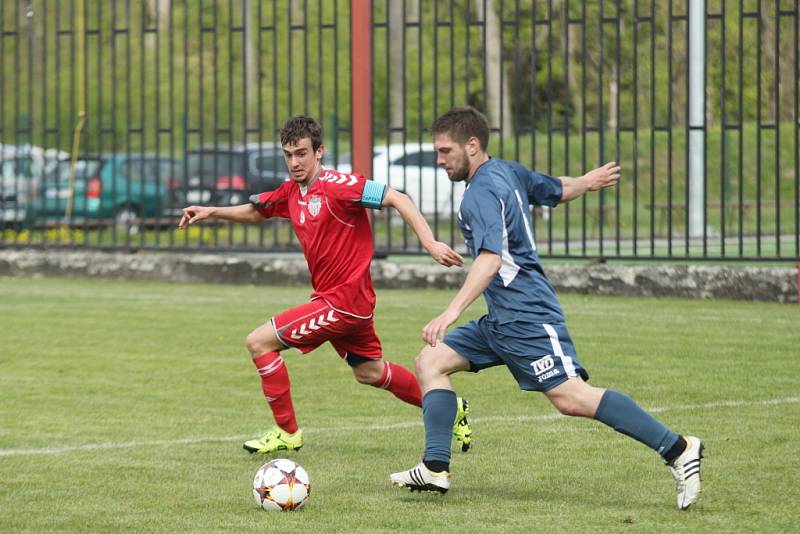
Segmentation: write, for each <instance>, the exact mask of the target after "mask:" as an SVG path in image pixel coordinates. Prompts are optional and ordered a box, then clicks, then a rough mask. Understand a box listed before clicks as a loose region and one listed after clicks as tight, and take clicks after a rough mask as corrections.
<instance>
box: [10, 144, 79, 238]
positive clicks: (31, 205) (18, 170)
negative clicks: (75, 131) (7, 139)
mask: <svg viewBox="0 0 800 534" xmlns="http://www.w3.org/2000/svg"><path fill="white" fill-rule="evenodd" d="M66 157H67V154H66V153H65V152H61V151H58V150H54V149H43V148H41V147H37V146H31V145H24V146H15V145H4V146H2V148H0V227H3V228H9V227H10V228H15V229H20V228H24V227H28V226H30V225H31V224H32V223H33V221H34V219H35V216H36V205H37V201H38V200H39V198H38V189H39V187H40V184H41V183H42V180H43V178H44V176H45V175H46V174H47V173H49V172H52V171H53V169H55V167H56V165H57V164H58V162H59V160H62V159H64V158H66Z"/></svg>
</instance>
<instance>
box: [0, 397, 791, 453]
mask: <svg viewBox="0 0 800 534" xmlns="http://www.w3.org/2000/svg"><path fill="white" fill-rule="evenodd" d="M797 403H800V397H784V398H782V399H766V400H750V401H748V400H727V401H718V402H707V403H702V404H676V405H675V406H661V407H655V408H646V409H647V411H649V412H650V413H663V412H670V411H679V410H714V409H719V408H738V407H743V406H777V405H780V404H797ZM560 418H566V416H563V415H561V414H558V413H552V414H546V415H519V416H489V417H475V418H473V419H472V420H473V421H474V422H476V423H484V422H504V423H524V422H528V421H547V420H552V419H560ZM419 426H422V421H406V422H402V423H391V424H385V425H360V426H338V427H319V428H313V427H311V428H307V429H305V432H310V433H314V434H317V433H325V434H329V433H332V434H341V433H347V432H364V431H373V430H395V429H403V428H414V427H419ZM250 437H252V436H205V437H197V438H180V439H161V440H148V441H123V442H116V443H87V444H85V445H73V446H68V447H43V448H38V449H0V457H1V456H27V455H36V454H63V453H68V452H80V451H97V450H109V449H133V448H137V447H159V446H174V445H191V444H196V443H214V442H228V441H241V440H246V439H248V438H250Z"/></svg>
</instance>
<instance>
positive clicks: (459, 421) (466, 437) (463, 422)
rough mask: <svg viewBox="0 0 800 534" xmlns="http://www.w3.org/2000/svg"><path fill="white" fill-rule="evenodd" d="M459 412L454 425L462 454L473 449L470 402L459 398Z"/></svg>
mask: <svg viewBox="0 0 800 534" xmlns="http://www.w3.org/2000/svg"><path fill="white" fill-rule="evenodd" d="M456 402H458V412H457V413H456V420H455V422H454V423H453V436H454V437H455V438H456V440H458V441H460V442H461V452H467V451H468V450H469V448H470V447H472V429H471V428H470V427H469V421H467V415H469V401H468V400H467V399H462V398H461V397H458V399H456Z"/></svg>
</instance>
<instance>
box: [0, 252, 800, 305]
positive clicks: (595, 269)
mask: <svg viewBox="0 0 800 534" xmlns="http://www.w3.org/2000/svg"><path fill="white" fill-rule="evenodd" d="M545 270H546V271H547V276H548V278H549V279H550V281H551V282H552V284H553V286H555V288H556V290H557V291H559V292H571V293H584V294H593V295H627V296H649V297H652V296H655V297H686V298H701V299H702V298H723V299H737V300H759V301H771V302H786V303H796V302H797V301H798V289H797V283H798V282H797V280H798V273H797V269H796V268H794V267H789V266H787V267H730V266H721V265H720V266H716V265H710V266H709V265H691V264H686V265H683V264H677V265H656V264H652V265H619V264H558V263H555V262H554V261H545ZM466 272H467V270H466V269H447V268H445V267H441V266H439V265H437V264H435V263H433V261H432V260H426V259H424V258H421V260H420V262H419V263H416V262H405V261H404V262H393V261H388V260H375V261H374V262H373V266H372V276H373V281H374V283H375V286H376V287H378V288H441V289H455V288H458V287H460V286H461V284H462V283H463V281H464V277H465V276H466ZM0 276H47V277H50V276H66V277H84V278H111V279H126V280H162V281H174V282H197V283H203V282H212V283H230V284H255V285H309V284H310V277H309V274H308V268H307V267H306V263H305V260H304V258H303V257H302V255H300V254H296V255H271V254H228V253H225V254H213V255H212V254H179V253H167V252H139V253H134V254H126V253H120V252H116V253H105V252H95V251H61V250H0Z"/></svg>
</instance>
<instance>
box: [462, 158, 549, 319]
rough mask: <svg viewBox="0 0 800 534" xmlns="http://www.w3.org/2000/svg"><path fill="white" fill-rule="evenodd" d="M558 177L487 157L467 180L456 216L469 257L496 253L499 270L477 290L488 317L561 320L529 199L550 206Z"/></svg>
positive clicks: (531, 201) (531, 202)
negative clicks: (535, 234)
mask: <svg viewBox="0 0 800 534" xmlns="http://www.w3.org/2000/svg"><path fill="white" fill-rule="evenodd" d="M561 194H562V186H561V180H559V179H558V178H553V177H552V176H547V175H545V174H540V173H537V172H533V171H530V170H528V169H527V168H525V167H524V166H522V165H520V164H519V163H516V162H513V161H506V160H501V159H495V158H492V159H490V160H489V161H487V162H486V163H484V164H483V165H481V166H480V167H479V168H478V170H477V171H476V172H475V174H474V175H473V176H472V178H471V179H470V181H469V185H468V186H467V189H466V191H465V192H464V197H463V199H462V200H461V208H460V209H459V212H458V222H459V225H460V227H461V232H462V233H463V234H464V239H465V240H466V242H467V248H468V249H469V252H470V254H471V255H472V257H473V258H475V257H477V255H478V254H479V253H480V251H481V250H486V251H488V252H492V253H494V254H497V255H498V256H500V257H501V258H502V260H503V263H502V266H501V267H500V271H499V272H498V273H497V274H496V275H495V277H494V279H493V280H492V281H491V283H490V284H489V286H488V287H487V288H486V290H485V291H484V292H483V296H484V298H485V299H486V304H487V305H488V308H489V314H488V320H489V321H491V322H493V323H508V322H510V321H527V322H536V323H561V322H563V321H564V314H563V312H562V310H561V304H559V302H558V299H557V298H556V294H555V290H554V289H553V286H552V285H550V282H549V281H548V280H547V278H546V277H545V275H544V271H543V270H542V266H541V264H540V263H539V255H538V254H537V253H536V242H535V240H534V237H533V227H532V225H531V220H530V218H531V212H530V207H529V206H530V205H535V206H551V207H552V206H555V205H556V204H558V202H559V201H560V200H561Z"/></svg>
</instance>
